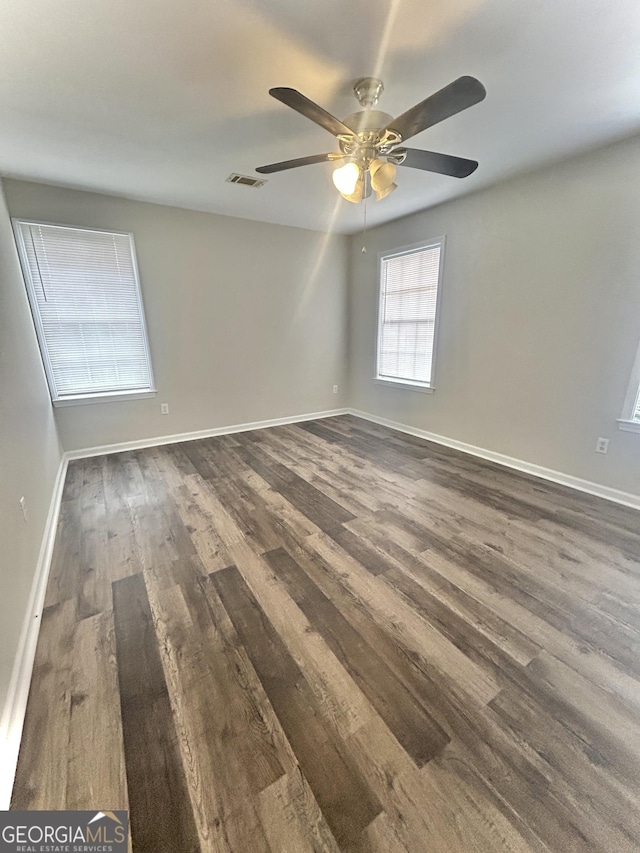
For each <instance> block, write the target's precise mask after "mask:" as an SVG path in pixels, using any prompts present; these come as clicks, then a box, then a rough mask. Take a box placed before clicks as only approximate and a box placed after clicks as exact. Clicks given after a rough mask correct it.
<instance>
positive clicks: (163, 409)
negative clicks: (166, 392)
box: [160, 403, 169, 415]
mask: <svg viewBox="0 0 640 853" xmlns="http://www.w3.org/2000/svg"><path fill="white" fill-rule="evenodd" d="M160 414H161V415H168V414H169V404H168V403H160Z"/></svg>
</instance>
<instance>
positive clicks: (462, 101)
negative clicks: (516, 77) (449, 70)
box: [385, 77, 487, 140]
mask: <svg viewBox="0 0 640 853" xmlns="http://www.w3.org/2000/svg"><path fill="white" fill-rule="evenodd" d="M486 94H487V90H486V89H485V88H484V86H483V85H482V83H481V82H480V81H479V80H476V78H475V77H458V79H457V80H454V81H453V83H449V85H448V86H445V87H444V89H440V91H439V92H436V93H435V94H434V95H431V96H430V97H428V98H426V99H425V100H424V101H421V102H420V103H419V104H416V105H415V107H412V108H411V109H410V110H407V111H406V113H402V115H401V116H398V118H394V120H393V121H391V122H389V124H388V125H387V127H386V128H385V129H386V130H395V132H396V133H399V134H400V136H401V137H402V139H403V140H404V139H410V137H412V136H415V135H416V134H417V133H420V132H421V131H423V130H426V129H427V128H428V127H432V126H433V125H434V124H438V122H440V121H443V120H444V119H445V118H449V116H453V115H455V114H456V113H459V112H462V110H466V109H467V107H472V106H473V105H474V104H477V103H479V102H480V101H482V100H484V98H485V96H486Z"/></svg>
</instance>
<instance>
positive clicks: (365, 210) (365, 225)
mask: <svg viewBox="0 0 640 853" xmlns="http://www.w3.org/2000/svg"><path fill="white" fill-rule="evenodd" d="M366 237H367V200H366V198H365V200H364V224H363V226H362V254H363V255H366V254H367V246H366Z"/></svg>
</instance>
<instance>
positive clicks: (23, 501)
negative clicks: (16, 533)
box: [20, 495, 29, 521]
mask: <svg viewBox="0 0 640 853" xmlns="http://www.w3.org/2000/svg"><path fill="white" fill-rule="evenodd" d="M20 509H21V510H22V517H23V518H24V520H25V521H28V520H29V517H28V515H27V499H26V498H25V496H24V495H23V496H22V497H21V498H20Z"/></svg>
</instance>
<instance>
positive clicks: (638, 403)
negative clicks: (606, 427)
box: [618, 345, 640, 432]
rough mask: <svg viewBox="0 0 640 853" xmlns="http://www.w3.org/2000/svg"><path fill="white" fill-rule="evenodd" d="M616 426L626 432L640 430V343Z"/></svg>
mask: <svg viewBox="0 0 640 853" xmlns="http://www.w3.org/2000/svg"><path fill="white" fill-rule="evenodd" d="M618 426H619V427H620V429H622V430H625V431H627V432H640V345H638V353H637V355H636V361H635V364H634V365H633V370H632V371H631V380H630V382H629V388H628V389H627V396H626V397H625V401H624V408H623V410H622V417H621V418H620V420H619V421H618Z"/></svg>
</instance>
